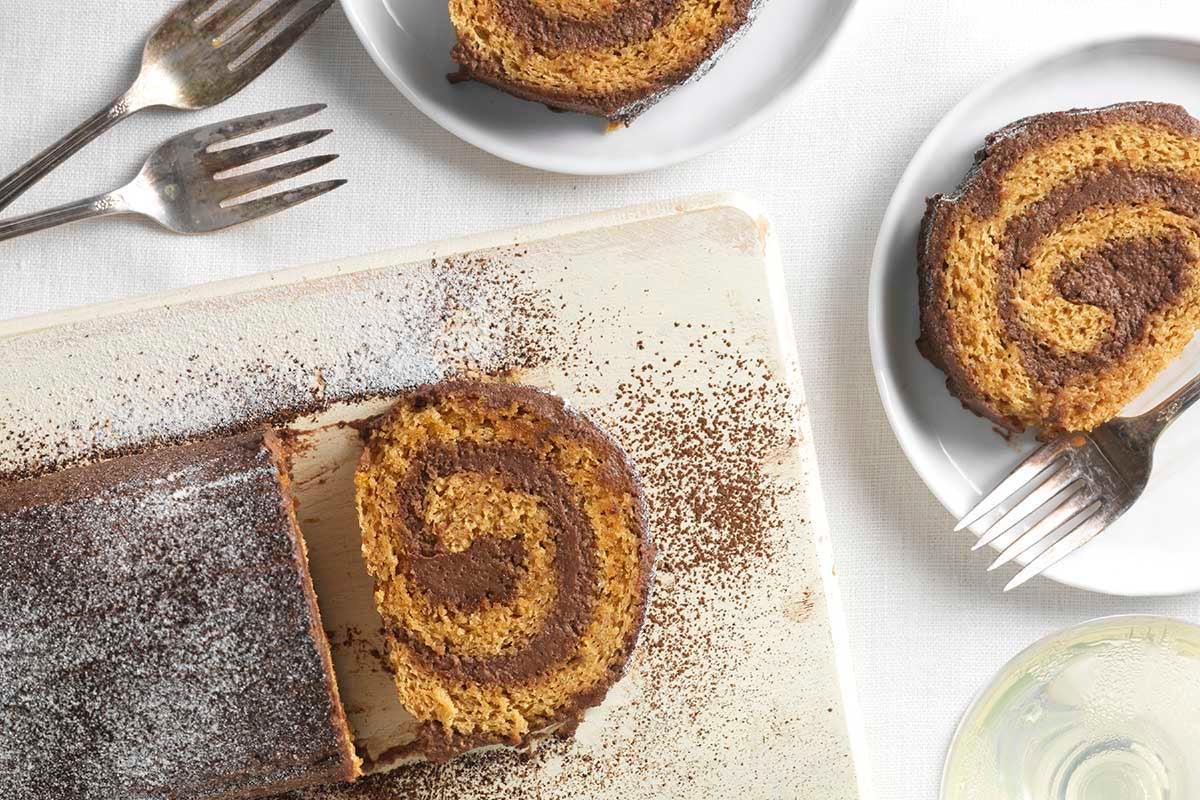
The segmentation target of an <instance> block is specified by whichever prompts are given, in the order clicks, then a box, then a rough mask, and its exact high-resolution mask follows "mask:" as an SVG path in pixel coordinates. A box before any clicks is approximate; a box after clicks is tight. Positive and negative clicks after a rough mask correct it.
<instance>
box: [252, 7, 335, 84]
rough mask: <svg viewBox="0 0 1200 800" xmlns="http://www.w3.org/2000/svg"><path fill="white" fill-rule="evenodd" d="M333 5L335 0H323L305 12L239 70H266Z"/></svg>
mask: <svg viewBox="0 0 1200 800" xmlns="http://www.w3.org/2000/svg"><path fill="white" fill-rule="evenodd" d="M332 5H333V0H323V2H321V3H318V4H317V5H315V6H313V7H312V8H310V9H309V10H308V11H306V12H304V14H302V15H300V16H299V17H297V18H296V20H295V21H294V22H292V24H290V25H288V26H287V27H286V28H284V29H283V30H282V31H280V32H279V33H278V34H277V35H276V36H275V38H274V39H272V40H271V41H270V42H268V43H267V44H266V45H265V46H264V47H263V48H262V49H261V50H259V51H258V52H257V53H255V54H254V55H253V56H251V57H250V58H248V59H246V61H245V62H244V63H242V64H240V65H239V66H238V68H237V72H241V73H247V74H251V75H257V74H258V73H260V72H264V71H265V70H266V69H267V68H268V67H270V66H271V65H272V64H274V63H275V62H276V61H278V60H279V57H280V56H282V55H283V54H284V53H286V52H287V51H288V48H290V47H291V46H292V45H293V44H295V43H296V40H297V39H299V38H300V37H301V36H303V35H304V32H305V31H307V30H308V29H309V28H311V27H312V24H313V23H314V22H316V21H317V20H318V19H320V17H321V15H322V14H324V13H325V12H326V11H328V10H329V9H330V7H331V6H332Z"/></svg>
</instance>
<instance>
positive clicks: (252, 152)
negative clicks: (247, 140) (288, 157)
mask: <svg viewBox="0 0 1200 800" xmlns="http://www.w3.org/2000/svg"><path fill="white" fill-rule="evenodd" d="M331 133H333V129H332V128H322V129H321V130H315V131H304V132H303V133H290V134H288V135H287V136H280V137H278V138H275V139H266V140H264V141H261V142H252V143H251V144H244V145H241V146H240V147H230V148H229V149H227V150H218V151H217V152H215V153H204V154H202V156H201V159H202V160H203V161H204V163H205V164H206V165H208V166H209V167H210V168H211V169H212V171H213V172H224V171H225V170H229V169H234V168H236V167H242V166H245V165H247V164H253V163H254V162H255V161H261V160H262V159H264V158H270V157H271V156H277V155H279V154H280V153H286V152H288V151H290V150H297V149H299V148H301V147H305V146H307V145H310V144H312V143H313V142H316V141H318V140H320V139H324V138H325V137H326V136H328V135H329V134H331Z"/></svg>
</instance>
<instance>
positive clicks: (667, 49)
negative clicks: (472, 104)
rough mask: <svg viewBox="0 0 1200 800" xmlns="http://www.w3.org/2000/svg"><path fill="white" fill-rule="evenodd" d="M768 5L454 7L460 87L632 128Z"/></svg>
mask: <svg viewBox="0 0 1200 800" xmlns="http://www.w3.org/2000/svg"><path fill="white" fill-rule="evenodd" d="M761 1H762V0H628V1H627V2H612V0H450V3H449V8H450V19H451V21H452V22H453V23H454V28H455V31H456V32H457V36H458V43H457V44H456V45H455V47H454V50H453V53H452V55H453V58H454V60H455V61H456V62H458V64H459V65H460V68H461V71H460V73H459V75H458V76H457V77H459V78H463V77H469V78H473V79H475V80H478V81H480V82H482V83H487V84H489V85H491V86H495V87H497V88H499V89H501V90H503V91H506V92H508V93H510V94H513V95H516V96H517V97H521V98H523V99H526V100H533V101H536V102H539V103H544V104H546V105H548V106H550V107H551V108H553V109H557V110H562V111H578V112H581V113H584V114H592V115H596V116H600V117H605V118H606V119H608V120H610V121H611V122H614V123H619V124H628V123H630V122H631V121H633V119H634V118H635V117H637V116H638V115H639V114H641V113H642V112H643V111H645V110H646V109H647V108H649V107H650V106H651V105H653V104H654V103H655V102H657V101H658V100H660V99H661V98H662V97H663V96H665V95H666V94H667V93H668V92H670V91H671V90H672V89H674V88H676V87H678V86H680V85H682V84H684V83H686V82H688V81H689V80H692V79H694V78H698V77H700V76H702V75H703V74H704V73H705V72H706V71H707V70H708V68H709V67H711V66H712V64H713V63H715V61H716V60H717V59H718V58H719V57H720V56H721V55H722V54H723V53H724V51H725V50H726V49H727V48H728V47H729V46H731V45H732V44H733V43H734V41H735V40H736V39H737V37H738V36H739V35H740V34H741V33H743V32H744V31H745V30H746V29H747V27H748V26H749V25H750V23H751V22H752V21H753V19H754V15H755V13H756V11H757V9H758V7H759V6H760V5H761Z"/></svg>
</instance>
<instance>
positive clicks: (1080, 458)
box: [954, 376, 1200, 592]
mask: <svg viewBox="0 0 1200 800" xmlns="http://www.w3.org/2000/svg"><path fill="white" fill-rule="evenodd" d="M1197 399H1200V376H1198V377H1196V378H1193V379H1192V380H1191V381H1189V382H1188V383H1187V384H1185V385H1184V386H1183V387H1182V388H1180V389H1179V390H1178V391H1177V392H1175V393H1174V394H1173V395H1171V396H1170V397H1168V398H1167V399H1166V400H1164V401H1163V402H1162V403H1160V404H1159V405H1158V406H1156V407H1155V408H1153V409H1152V410H1150V411H1148V412H1146V413H1145V414H1142V415H1141V416H1137V417H1118V418H1116V419H1113V420H1110V421H1108V422H1106V423H1105V424H1103V425H1101V426H1100V427H1098V428H1096V430H1094V431H1092V432H1091V433H1090V434H1089V433H1070V434H1066V435H1064V436H1061V437H1059V438H1058V439H1055V440H1054V441H1051V442H1048V443H1047V444H1044V445H1042V446H1041V447H1040V448H1038V449H1037V450H1036V451H1034V453H1033V454H1032V455H1030V456H1029V457H1028V458H1026V459H1025V460H1024V461H1022V462H1021V463H1020V464H1019V465H1017V467H1016V468H1015V469H1014V470H1013V471H1012V472H1011V473H1010V474H1009V475H1008V477H1006V478H1005V479H1004V480H1003V481H1001V482H1000V483H999V485H997V486H996V488H995V489H993V490H992V491H991V492H989V493H988V494H986V495H985V496H984V497H983V499H982V500H980V501H979V502H978V503H977V504H976V505H975V507H974V508H972V509H971V510H970V511H968V512H967V515H966V516H965V517H963V518H962V521H961V522H959V523H958V526H957V527H955V529H954V530H956V531H961V530H963V529H964V528H968V527H970V526H972V525H974V524H975V523H977V522H979V521H980V520H982V519H984V518H985V517H987V516H988V515H990V514H993V513H995V512H1002V513H1001V516H1000V517H999V518H998V519H996V520H995V521H994V522H992V523H991V524H990V525H988V526H986V527H985V528H984V529H983V530H981V531H980V533H981V536H980V537H979V541H978V542H976V543H975V547H974V549H976V550H978V549H980V548H982V547H986V546H987V545H989V544H992V543H994V542H1000V541H1002V540H1003V539H1004V537H1005V536H1008V535H1012V534H1013V533H1015V532H1016V531H1017V530H1019V527H1018V526H1020V525H1021V523H1023V522H1027V521H1029V520H1031V519H1034V520H1035V521H1034V522H1033V524H1032V525H1031V526H1030V527H1029V528H1028V530H1025V531H1023V532H1022V533H1021V534H1020V535H1019V536H1017V537H1016V538H1015V539H1013V540H1012V541H1011V542H1009V543H1007V544H1006V545H1004V548H1003V550H1002V551H1001V553H1000V556H999V557H998V558H997V559H996V560H995V562H993V563H992V565H991V566H990V567H988V571H989V572H990V571H991V570H994V569H996V568H998V567H1001V566H1003V565H1005V564H1007V563H1009V562H1010V561H1012V560H1013V559H1015V558H1018V557H1019V556H1021V555H1023V554H1024V553H1028V552H1032V551H1034V550H1035V548H1037V547H1038V546H1039V545H1044V543H1046V542H1050V544H1049V546H1043V548H1042V549H1041V551H1040V552H1037V553H1036V555H1035V556H1034V557H1033V559H1032V560H1031V561H1029V563H1028V564H1027V565H1026V566H1025V567H1024V568H1023V569H1022V570H1021V571H1020V572H1019V573H1018V574H1017V576H1016V577H1015V578H1013V579H1012V580H1011V581H1010V582H1009V583H1008V585H1007V586H1005V587H1004V591H1006V592H1007V591H1009V590H1010V589H1015V588H1016V587H1018V586H1020V585H1021V584H1023V583H1025V582H1026V581H1028V580H1029V579H1031V578H1033V577H1035V576H1037V575H1040V574H1041V573H1042V572H1045V571H1046V570H1047V569H1049V568H1050V567H1051V566H1053V565H1054V564H1057V563H1058V562H1059V561H1061V560H1062V559H1064V558H1066V557H1067V556H1068V555H1070V554H1071V553H1073V552H1074V551H1075V550H1077V549H1079V548H1080V547H1083V546H1084V545H1085V544H1087V543H1088V542H1090V541H1091V540H1092V539H1095V538H1096V537H1097V536H1099V535H1100V533H1101V532H1103V531H1104V529H1105V528H1107V527H1108V526H1109V525H1111V524H1112V523H1113V522H1114V521H1115V520H1116V519H1117V518H1118V517H1120V516H1121V515H1122V514H1124V513H1125V512H1126V511H1127V510H1129V507H1130V506H1132V505H1133V504H1134V501H1136V500H1137V499H1138V497H1140V496H1141V494H1142V492H1143V491H1144V490H1145V488H1146V484H1147V483H1148V482H1149V480H1150V470H1151V468H1152V467H1153V464H1154V446H1155V444H1157V442H1158V437H1159V436H1161V435H1162V432H1163V431H1165V430H1166V429H1167V427H1168V426H1169V425H1170V424H1171V423H1172V422H1174V421H1175V420H1176V419H1177V418H1178V417H1179V415H1180V414H1182V413H1183V412H1184V411H1186V410H1187V409H1188V408H1189V407H1191V405H1192V404H1193V403H1195V402H1196V400H1197ZM1039 478H1044V480H1043V481H1042V482H1041V483H1039V484H1037V486H1036V487H1035V488H1033V490H1032V491H1030V492H1029V493H1028V494H1027V495H1025V496H1024V497H1023V498H1022V499H1021V500H1020V502H1018V503H1016V504H1015V505H1013V506H1012V507H1011V508H1008V509H1006V508H1005V505H1006V503H1005V501H1007V500H1009V499H1010V498H1013V497H1016V496H1017V495H1019V494H1020V493H1021V491H1022V490H1024V489H1026V488H1027V487H1029V486H1031V485H1033V483H1034V482H1035V481H1037V480H1038V479H1039ZM1042 511H1044V512H1045V513H1044V515H1042V516H1040V517H1038V518H1035V517H1034V515H1035V514H1037V513H1038V512H1042ZM1064 533H1065V535H1064Z"/></svg>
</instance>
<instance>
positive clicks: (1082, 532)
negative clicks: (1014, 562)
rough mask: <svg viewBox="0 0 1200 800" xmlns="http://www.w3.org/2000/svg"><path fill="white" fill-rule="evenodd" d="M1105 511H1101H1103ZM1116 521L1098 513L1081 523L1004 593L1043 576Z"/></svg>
mask: <svg viewBox="0 0 1200 800" xmlns="http://www.w3.org/2000/svg"><path fill="white" fill-rule="evenodd" d="M1102 510H1103V509H1101V511H1102ZM1113 519H1115V517H1112V518H1110V516H1109V515H1108V514H1104V513H1096V514H1093V515H1092V516H1091V517H1089V518H1088V519H1087V520H1086V521H1084V522H1082V523H1080V524H1079V525H1078V526H1076V528H1075V529H1074V530H1072V531H1071V532H1070V533H1068V534H1067V535H1066V536H1064V537H1063V538H1061V539H1059V540H1058V541H1057V542H1055V543H1054V544H1052V545H1050V547H1048V548H1047V549H1046V550H1045V551H1044V552H1043V553H1041V554H1040V555H1038V557H1037V558H1035V559H1033V561H1030V562H1029V563H1028V564H1027V565H1026V566H1025V568H1024V569H1022V570H1021V571H1020V572H1018V573H1017V575H1016V577H1015V578H1013V579H1012V580H1011V581H1009V582H1008V585H1007V586H1005V587H1004V591H1006V592H1008V591H1011V590H1013V589H1016V588H1017V587H1018V586H1021V585H1023V584H1025V583H1026V582H1027V581H1029V580H1030V579H1031V578H1034V577H1036V576H1038V575H1041V574H1042V573H1043V572H1045V571H1046V570H1048V569H1050V567H1052V566H1054V565H1055V564H1057V563H1058V562H1059V561H1062V560H1063V559H1064V558H1066V557H1067V556H1069V555H1070V554H1071V553H1074V552H1075V551H1076V550H1078V549H1079V548H1081V547H1083V546H1084V545H1085V544H1087V543H1088V542H1090V541H1091V540H1092V539H1095V538H1096V537H1097V536H1099V535H1100V534H1101V533H1102V532H1103V531H1104V529H1105V528H1107V527H1108V526H1109V523H1111V522H1112V521H1113Z"/></svg>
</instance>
